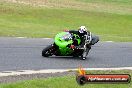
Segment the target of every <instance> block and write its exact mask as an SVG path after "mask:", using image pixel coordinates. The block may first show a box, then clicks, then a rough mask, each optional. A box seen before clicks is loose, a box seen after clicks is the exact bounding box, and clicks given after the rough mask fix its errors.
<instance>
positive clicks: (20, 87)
mask: <svg viewBox="0 0 132 88" xmlns="http://www.w3.org/2000/svg"><path fill="white" fill-rule="evenodd" d="M87 73H88V74H130V75H132V71H131V70H119V71H88V72H87ZM60 87H61V88H131V87H132V83H130V84H85V85H84V86H80V85H78V84H77V82H76V80H75V76H73V75H68V76H63V77H53V78H46V79H34V80H29V81H23V82H17V83H12V84H0V88H60Z"/></svg>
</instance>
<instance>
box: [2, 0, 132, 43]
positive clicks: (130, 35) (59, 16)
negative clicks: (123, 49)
mask: <svg viewBox="0 0 132 88" xmlns="http://www.w3.org/2000/svg"><path fill="white" fill-rule="evenodd" d="M18 1H20V0H18ZM23 1H25V0H23ZM38 1H41V0H38ZM49 1H50V2H48V4H46V6H41V7H40V6H39V5H38V4H37V5H38V6H37V5H36V6H32V5H24V4H16V3H7V2H0V36H11V37H14V36H23V37H39V38H40V37H51V38H52V37H54V36H55V34H56V33H58V32H61V31H63V30H64V29H77V28H78V27H79V26H81V25H85V26H87V27H89V28H90V31H92V32H93V33H94V34H98V35H100V38H101V40H102V41H106V40H107V41H123V42H124V41H132V29H131V28H132V12H131V10H132V8H131V5H129V4H130V3H131V0H127V2H130V3H129V4H127V5H126V4H125V3H126V2H123V0H118V1H120V2H119V3H121V4H123V7H124V6H125V7H124V8H125V10H124V9H123V7H122V6H120V5H119V6H118V5H114V6H113V3H112V4H109V5H110V6H111V8H112V9H110V8H105V7H107V4H106V5H105V4H103V3H102V2H104V0H101V1H100V2H97V1H98V0H95V2H96V3H97V6H100V5H101V6H102V5H103V6H102V7H100V8H104V9H102V10H101V9H100V10H98V8H95V9H94V8H93V7H92V6H94V5H95V2H93V1H92V0H83V1H88V3H86V2H83V1H81V2H80V1H78V0H71V2H70V1H69V2H66V1H65V0H62V1H61V0H59V1H60V4H59V6H57V5H56V4H53V1H54V0H53V1H52V0H49ZM51 1H52V2H51ZM54 2H57V1H54ZM63 2H65V3H71V5H70V4H66V5H65V3H63ZM113 2H114V0H113ZM91 3H92V4H91ZM107 3H111V2H110V0H108V2H107ZM116 3H117V2H116ZM78 4H79V5H80V7H78ZM73 5H74V6H73ZM83 5H84V7H83ZM86 5H89V7H88V6H86ZM85 6H86V7H85ZM115 6H116V9H113V8H114V7H115ZM61 7H62V8H61ZM123 10H124V11H123ZM129 10H130V11H129ZM122 12H125V13H122Z"/></svg>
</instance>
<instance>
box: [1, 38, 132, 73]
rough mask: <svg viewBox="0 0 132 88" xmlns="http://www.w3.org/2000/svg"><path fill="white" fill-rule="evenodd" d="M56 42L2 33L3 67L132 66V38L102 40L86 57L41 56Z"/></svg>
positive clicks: (6, 69) (11, 68) (10, 69)
mask: <svg viewBox="0 0 132 88" xmlns="http://www.w3.org/2000/svg"><path fill="white" fill-rule="evenodd" d="M52 42H53V40H52V39H42V38H28V39H26V38H8V37H6V38H5V37H0V71H17V70H41V69H72V68H78V67H79V66H80V65H82V66H83V67H85V68H111V67H132V42H126V43H119V42H118V43H117V42H99V43H97V44H96V45H94V46H93V47H92V49H91V51H90V52H89V55H88V57H87V59H86V60H81V59H80V58H73V57H56V56H53V57H48V58H45V57H42V56H41V51H42V50H43V48H45V47H46V46H47V45H49V44H51V43H52Z"/></svg>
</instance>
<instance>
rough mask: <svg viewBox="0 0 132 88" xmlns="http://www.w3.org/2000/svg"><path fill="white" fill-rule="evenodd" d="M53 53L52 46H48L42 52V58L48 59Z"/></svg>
mask: <svg viewBox="0 0 132 88" xmlns="http://www.w3.org/2000/svg"><path fill="white" fill-rule="evenodd" d="M53 52H54V49H53V45H49V46H47V47H46V48H44V49H43V50H42V56H43V57H49V56H52V55H53Z"/></svg>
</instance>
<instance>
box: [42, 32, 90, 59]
mask: <svg viewBox="0 0 132 88" xmlns="http://www.w3.org/2000/svg"><path fill="white" fill-rule="evenodd" d="M73 37H74V38H75V39H76V40H77V43H78V45H80V43H81V39H80V37H79V35H77V34H70V33H69V32H61V33H58V34H57V35H56V36H55V39H54V43H53V44H51V45H49V46H47V47H46V48H44V49H43V51H42V56H44V57H49V56H52V55H55V56H73V57H81V59H83V60H85V59H86V56H87V55H88V52H89V50H90V49H91V45H90V41H91V40H92V37H91V34H90V35H89V34H88V35H85V38H86V39H85V45H84V47H83V48H79V47H77V48H75V49H71V48H70V45H72V44H73V42H74V41H73V39H72V38H73Z"/></svg>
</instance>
